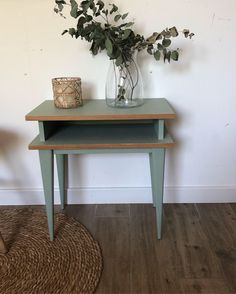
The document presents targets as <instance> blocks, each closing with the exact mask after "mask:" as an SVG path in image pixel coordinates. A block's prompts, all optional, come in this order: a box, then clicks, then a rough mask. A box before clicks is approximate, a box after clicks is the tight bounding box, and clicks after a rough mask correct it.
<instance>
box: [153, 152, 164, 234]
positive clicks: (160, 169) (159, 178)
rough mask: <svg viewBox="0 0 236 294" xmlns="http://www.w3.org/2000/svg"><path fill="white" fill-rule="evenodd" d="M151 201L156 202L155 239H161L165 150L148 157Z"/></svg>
mask: <svg viewBox="0 0 236 294" xmlns="http://www.w3.org/2000/svg"><path fill="white" fill-rule="evenodd" d="M150 161H151V162H150V164H151V167H152V168H151V173H152V189H153V199H154V201H155V202H156V203H155V204H156V221H157V238H158V239H161V229H162V214H163V212H162V210H163V186H164V170H165V149H164V148H158V149H154V150H153V152H152V154H151V156H150Z"/></svg>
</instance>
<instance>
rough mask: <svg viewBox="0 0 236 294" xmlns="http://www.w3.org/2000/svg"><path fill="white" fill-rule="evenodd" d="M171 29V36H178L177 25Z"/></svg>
mask: <svg viewBox="0 0 236 294" xmlns="http://www.w3.org/2000/svg"><path fill="white" fill-rule="evenodd" d="M169 31H170V34H171V37H177V36H178V35H179V33H178V31H177V29H176V27H173V28H170V29H169Z"/></svg>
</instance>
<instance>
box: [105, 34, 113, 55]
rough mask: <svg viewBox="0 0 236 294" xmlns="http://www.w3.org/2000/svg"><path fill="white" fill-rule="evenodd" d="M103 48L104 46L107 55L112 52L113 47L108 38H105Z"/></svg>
mask: <svg viewBox="0 0 236 294" xmlns="http://www.w3.org/2000/svg"><path fill="white" fill-rule="evenodd" d="M105 46H106V49H107V54H108V55H111V54H112V51H113V45H112V42H111V40H110V39H109V38H106V41H105Z"/></svg>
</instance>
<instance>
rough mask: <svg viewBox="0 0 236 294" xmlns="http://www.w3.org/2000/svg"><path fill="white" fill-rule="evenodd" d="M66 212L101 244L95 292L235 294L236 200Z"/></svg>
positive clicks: (70, 208) (78, 208) (79, 208)
mask: <svg viewBox="0 0 236 294" xmlns="http://www.w3.org/2000/svg"><path fill="white" fill-rule="evenodd" d="M66 213H67V214H68V215H70V216H73V217H75V218H77V219H78V220H79V221H80V222H81V223H82V224H84V225H85V226H86V227H87V228H88V229H89V230H90V232H91V233H92V235H93V236H94V237H95V239H97V240H98V241H99V243H100V245H101V248H102V252H103V258H104V269H103V273H102V277H101V281H100V284H99V286H98V289H97V291H96V293H111V294H113V293H144V294H145V293H176V294H178V293H188V294H190V293H211V294H216V293H224V294H225V293H236V204H197V205H195V204H168V205H167V204H166V205H165V206H164V227H163V239H162V240H161V241H158V240H157V239H156V224H155V210H154V208H153V207H152V205H146V204H145V205H136V204H135V205H133V204H132V205H73V206H68V207H67V208H66Z"/></svg>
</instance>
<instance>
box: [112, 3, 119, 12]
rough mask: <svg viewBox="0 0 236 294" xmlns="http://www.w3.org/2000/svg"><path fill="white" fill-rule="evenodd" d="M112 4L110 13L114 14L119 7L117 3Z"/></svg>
mask: <svg viewBox="0 0 236 294" xmlns="http://www.w3.org/2000/svg"><path fill="white" fill-rule="evenodd" d="M111 5H112V9H111V11H110V14H112V13H113V12H116V11H118V7H117V6H116V5H115V4H111Z"/></svg>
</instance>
